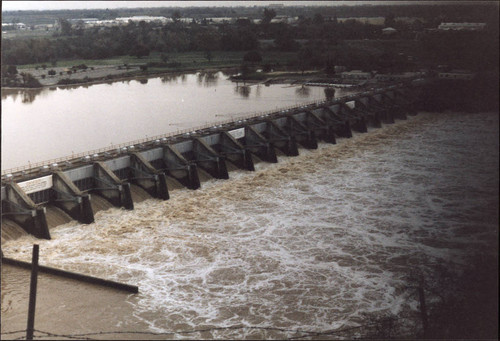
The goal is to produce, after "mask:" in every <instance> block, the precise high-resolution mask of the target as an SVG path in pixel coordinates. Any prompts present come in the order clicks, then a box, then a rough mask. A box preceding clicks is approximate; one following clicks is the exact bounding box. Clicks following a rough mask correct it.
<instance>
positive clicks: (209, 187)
mask: <svg viewBox="0 0 500 341" xmlns="http://www.w3.org/2000/svg"><path fill="white" fill-rule="evenodd" d="M498 123H499V122H498V113H481V114H465V113H441V114H435V113H420V114H419V115H417V116H415V117H410V118H409V119H408V120H407V121H398V122H397V123H396V124H394V125H387V126H386V125H384V127H382V128H381V129H370V130H369V132H368V133H366V134H355V136H354V137H353V138H351V139H339V141H338V144H337V145H329V144H320V146H319V148H318V149H317V150H302V149H301V150H300V155H299V156H297V157H285V156H280V157H279V162H278V163H277V164H267V163H258V164H257V165H256V171H255V172H247V171H232V172H231V173H230V179H229V180H214V179H211V180H208V181H206V182H203V183H202V188H201V189H199V190H196V191H191V190H187V189H177V190H172V191H171V192H170V197H171V199H170V200H167V201H159V200H156V199H146V200H143V201H141V202H138V203H136V204H135V210H133V211H126V210H121V209H115V208H111V209H108V210H101V211H99V212H97V213H96V214H95V218H96V221H95V223H93V224H90V225H81V224H78V223H76V222H69V223H67V224H64V225H61V226H58V227H56V228H53V229H52V230H51V235H52V238H53V239H52V240H50V241H45V240H44V241H37V242H38V243H39V244H40V249H41V251H40V257H41V260H40V262H41V263H42V264H45V265H49V266H54V267H58V268H64V269H68V270H72V271H76V272H82V273H86V274H92V275H95V276H99V277H104V278H108V279H112V280H116V281H121V282H126V283H130V284H137V285H138V286H139V290H140V292H139V294H137V295H128V296H120V297H118V298H117V297H116V296H112V293H111V292H108V291H96V292H95V293H92V294H89V293H88V292H87V291H84V290H82V291H81V292H77V293H75V292H72V291H71V290H70V291H69V292H71V293H72V294H71V295H72V296H70V297H73V298H74V300H71V298H70V299H69V301H64V303H60V305H63V304H64V305H65V307H66V306H67V307H66V308H65V309H70V310H69V311H71V312H72V314H66V315H64V313H59V314H58V313H57V312H55V313H54V311H52V310H50V309H48V310H47V311H44V310H42V309H41V308H40V312H39V314H38V315H37V323H40V324H42V325H43V327H44V328H42V327H40V329H42V330H48V331H51V332H54V333H56V332H59V333H65V334H71V333H79V332H80V333H83V332H89V331H91V332H94V331H96V332H98V331H120V330H121V331H131V330H135V331H144V332H146V331H149V332H155V333H165V332H169V331H189V330H193V329H200V328H202V329H203V328H212V327H230V326H247V327H273V328H281V329H284V330H285V329H286V330H299V329H300V330H310V331H324V330H333V329H337V328H345V327H349V326H356V325H359V324H362V323H363V322H364V319H363V318H364V316H365V315H364V314H365V313H376V314H384V313H394V314H410V315H411V313H415V312H417V311H418V310H417V308H418V303H417V297H415V295H414V293H413V292H411V291H410V290H407V289H406V287H405V286H406V282H405V278H406V276H407V275H408V274H409V273H410V272H412V271H414V270H415V269H418V268H432V267H433V266H434V265H435V264H439V263H442V262H445V261H454V262H466V261H467V257H468V255H470V254H472V253H473V252H475V251H477V250H483V251H484V250H487V251H490V252H493V253H495V252H498V248H497V246H498V245H497V242H498V186H499V182H498V172H499V162H498V156H499V148H498V135H499V134H498V125H499V124H498ZM34 242H35V240H34V239H33V238H32V237H30V236H24V237H21V238H20V239H17V240H13V241H9V242H7V243H5V244H4V245H3V246H2V247H3V252H4V254H5V255H6V256H9V257H12V258H16V259H23V260H29V259H30V257H31V256H30V255H31V246H32V244H33V243H34ZM2 271H3V272H6V274H7V276H6V275H5V274H3V275H4V276H2V332H7V331H12V330H21V329H24V327H25V325H26V324H25V315H23V314H21V313H20V311H22V309H24V306H23V307H22V308H19V307H18V305H19V304H20V303H19V302H26V296H27V292H26V291H21V290H20V289H13V288H15V287H16V283H17V282H19V281H20V280H19V278H20V276H21V274H19V273H18V272H16V271H14V270H13V269H5V270H2ZM22 276H26V274H22ZM45 281H46V283H48V284H47V286H48V288H50V289H52V291H50V290H49V289H45V290H46V292H47V295H49V296H50V295H51V294H50V292H53V291H54V290H55V291H57V290H58V289H57V288H59V287H60V286H61V285H66V287H69V284H67V283H66V284H64V283H63V284H58V282H57V281H56V280H55V279H51V281H49V279H45ZM79 286H80V287H84V286H83V284H73V286H72V288H73V289H72V290H78V287H79ZM6 288H7V289H9V290H7V292H5V290H4V289H6ZM89 290H91V289H89ZM93 290H97V289H93ZM52 295H54V294H52ZM68 295H70V294H68ZM75 295H76V296H75ZM78 295H82V296H83V297H87V296H92V297H87V298H88V299H90V300H91V302H93V303H92V305H91V306H83V307H81V306H80V304H82V303H76V302H79V301H80V300H81V299H82V298H81V297H82V296H78ZM86 295H87V296H86ZM95 297H100V299H99V300H97V301H96V298H95ZM110 297H114V300H116V302H114V303H113V302H111V301H113V300H112V299H110ZM99 302H100V303H99ZM123 302H125V303H126V305H123ZM23 304H24V303H23ZM42 304H43V303H42ZM46 304H48V303H46ZM72 304H74V305H76V306H77V308H69V307H70V306H71V305H72ZM48 305H49V306H50V304H48ZM117 307H118V308H117ZM81 309H85V310H82V311H80V310H81ZM62 311H65V310H64V309H63V310H62ZM98 311H101V313H102V318H96V316H95V312H98ZM105 311H106V312H107V313H103V312H105ZM74 314H78V315H79V319H78V323H74V321H73V320H74ZM56 321H57V322H56ZM297 335H301V334H300V333H299V334H297V333H294V332H292V331H289V332H286V331H276V330H275V331H272V330H263V329H220V330H212V331H210V332H204V333H198V334H175V336H174V337H176V338H181V337H188V338H193V337H194V338H284V337H293V336H297ZM106 337H107V338H109V337H115V338H119V337H120V335H118V334H115V335H106ZM134 337H137V335H136V336H134ZM139 337H141V338H142V337H153V336H152V335H147V334H144V335H139Z"/></svg>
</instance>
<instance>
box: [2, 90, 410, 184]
mask: <svg viewBox="0 0 500 341" xmlns="http://www.w3.org/2000/svg"><path fill="white" fill-rule="evenodd" d="M402 86H405V84H403V83H398V84H394V85H391V86H388V87H384V88H383V89H374V90H368V91H364V92H359V93H356V94H351V95H347V96H342V97H338V98H335V99H333V100H327V99H324V100H316V101H310V102H305V103H302V104H298V105H292V106H287V107H281V108H276V109H271V110H267V111H260V112H246V113H245V112H244V113H235V114H233V115H231V114H228V115H226V116H230V118H229V119H226V120H220V121H214V122H208V123H205V124H203V125H200V126H194V127H189V128H186V129H182V130H176V131H174V132H170V133H166V134H161V135H156V136H148V137H146V138H142V139H137V140H133V141H128V142H123V143H120V144H113V145H110V146H107V147H103V148H100V149H95V150H90V151H86V152H81V153H76V154H75V153H73V154H71V155H67V156H63V157H59V158H56V159H50V160H45V161H41V162H36V163H28V164H27V165H23V166H18V167H14V168H10V169H5V170H2V172H1V174H2V179H5V178H6V177H8V176H10V174H12V173H19V172H25V171H28V170H35V169H43V168H45V169H47V170H48V169H49V168H50V167H51V165H55V166H57V164H59V163H64V162H71V161H73V160H80V159H82V158H87V159H91V158H92V157H97V156H98V155H99V154H102V153H109V152H113V151H117V150H122V149H123V148H127V147H131V146H134V145H138V144H143V143H149V142H153V141H156V140H159V139H163V141H164V140H165V139H167V138H172V137H174V136H178V135H182V134H187V133H191V132H195V131H198V130H203V129H207V128H210V127H217V126H221V125H226V124H230V123H234V122H238V121H242V120H248V119H252V118H256V117H261V116H262V117H265V116H267V115H270V114H274V113H283V112H287V111H290V110H296V109H301V108H307V107H311V106H318V105H322V104H325V103H331V104H335V103H341V102H346V101H349V100H350V99H355V98H358V97H360V96H371V95H374V94H376V93H380V92H384V91H387V90H391V89H395V88H398V87H402Z"/></svg>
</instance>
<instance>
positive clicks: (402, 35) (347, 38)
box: [1, 3, 499, 86]
mask: <svg viewBox="0 0 500 341" xmlns="http://www.w3.org/2000/svg"><path fill="white" fill-rule="evenodd" d="M497 9H498V6H496V5H495V4H486V3H482V4H478V5H474V6H472V5H462V4H455V5H449V4H448V5H419V6H415V5H410V6H385V5H377V6H340V7H339V6H335V7H334V6H330V7H293V6H292V7H288V6H286V7H284V8H277V9H268V8H262V7H254V8H244V7H234V8H208V7H207V8H182V9H180V8H177V9H175V8H156V9H120V10H113V11H108V10H106V11H104V10H92V11H81V10H74V11H41V12H34V11H20V12H12V13H9V12H6V13H4V15H3V18H2V19H3V21H4V22H20V21H23V22H25V23H26V24H28V25H32V26H33V25H34V24H38V23H41V22H50V24H53V23H54V21H57V22H58V24H59V27H60V28H59V30H57V31H52V35H51V36H47V35H40V36H36V35H35V36H34V35H32V36H30V35H29V32H35V31H31V30H28V31H25V32H27V33H26V34H24V33H23V32H18V33H19V36H17V37H16V36H15V35H2V50H1V53H2V64H3V65H12V66H14V65H15V66H17V68H18V69H19V70H26V69H37V68H40V67H42V68H43V69H44V70H45V69H46V67H47V65H52V67H55V66H56V65H57V67H58V68H60V69H59V70H57V71H56V72H59V74H60V73H61V72H65V73H66V74H68V75H69V74H74V73H75V72H77V70H78V69H75V68H73V67H74V66H77V65H90V66H93V67H97V66H105V65H107V66H114V67H119V68H120V69H121V70H123V68H125V70H129V69H130V68H133V69H134V70H131V71H130V72H132V71H134V72H136V73H137V72H138V69H140V73H141V74H154V73H161V72H170V71H182V70H186V71H189V70H198V69H210V68H226V67H235V68H236V67H238V68H240V67H242V66H244V67H246V68H248V66H249V65H251V66H252V67H253V68H262V69H263V71H264V72H269V71H271V70H286V71H297V72H301V73H304V72H305V71H306V70H317V71H320V70H321V71H323V72H325V73H326V74H327V75H328V76H329V77H332V76H335V66H344V67H345V68H347V69H348V70H349V69H351V70H352V69H357V70H363V71H378V72H382V73H387V72H403V71H413V70H420V69H422V68H431V69H432V68H435V67H436V66H437V65H438V64H444V63H446V64H447V65H448V66H449V68H460V69H470V70H472V71H485V70H498V64H497V61H498V50H499V49H498V16H495V15H494V13H493V12H494V10H497ZM132 15H153V16H154V15H156V16H158V15H160V16H165V17H167V18H170V19H172V20H171V22H168V23H164V24H162V23H159V22H156V23H154V22H145V21H140V22H132V21H130V22H129V23H128V24H127V25H122V26H113V27H89V28H84V27H83V25H80V24H73V25H72V24H71V23H70V21H69V20H68V19H77V18H89V17H94V18H97V19H114V18H116V17H119V16H132ZM283 15H287V16H289V17H296V18H297V20H295V19H294V20H295V21H294V22H293V23H292V24H289V23H285V22H283V21H276V18H279V16H283ZM217 16H219V17H220V16H224V17H233V18H238V19H237V20H236V21H235V22H234V23H231V24H230V23H227V22H226V23H215V22H214V21H212V19H211V18H210V17H217ZM341 16H342V17H341ZM186 17H189V18H190V19H189V20H187V21H185V20H183V19H184V18H186ZM369 17H379V18H378V20H376V21H373V20H368V18H369ZM410 17H411V18H410ZM356 18H359V19H356ZM254 19H260V22H255V21H254ZM380 19H383V20H380ZM441 21H471V22H474V21H475V22H478V21H480V22H486V23H487V29H486V30H484V31H480V32H441V31H432V30H431V31H427V30H426V29H435V28H436V27H437V25H438V24H439V23H440V22H441ZM376 23H378V24H376ZM387 26H391V27H394V28H395V29H396V30H397V33H395V34H393V35H390V36H387V35H384V34H383V33H382V29H383V28H384V27H387ZM11 32H14V31H9V32H8V33H9V34H10V33H11ZM49 63H50V64H49ZM64 68H71V70H69V71H68V70H66V69H64ZM242 70H243V69H242ZM80 71H83V70H80ZM243 71H245V72H242V73H243V74H244V76H245V77H252V78H254V79H261V78H262V77H263V76H262V74H256V73H253V72H254V71H255V70H252V69H248V70H243ZM127 72H128V71H127ZM122 76H123V75H122ZM38 77H40V75H38ZM112 77H115V76H112ZM12 78H13V77H12V76H11V79H12ZM14 78H15V77H14ZM17 78H19V76H17ZM72 78H73V77H71V78H68V79H70V80H71V81H72V82H76V81H78V82H80V81H81V80H74V79H72ZM96 78H98V77H96ZM7 83H8V82H7V80H6V81H2V86H6V84H7ZM9 84H11V83H9Z"/></svg>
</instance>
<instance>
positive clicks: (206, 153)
mask: <svg viewBox="0 0 500 341" xmlns="http://www.w3.org/2000/svg"><path fill="white" fill-rule="evenodd" d="M418 89H419V86H416V85H412V84H398V85H392V86H389V87H385V88H380V89H377V90H373V91H365V92H361V93H358V94H355V95H350V96H345V97H341V98H337V99H334V100H325V101H323V102H319V103H315V104H311V105H305V106H302V107H298V108H294V109H288V110H277V111H276V112H272V113H266V114H263V115H260V116H254V117H251V118H247V119H239V120H235V121H233V122H230V123H225V124H219V125H214V126H212V127H209V128H205V129H201V130H195V131H192V132H188V133H184V134H179V135H175V136H172V137H168V138H161V139H155V140H151V141H146V142H143V143H140V144H136V145H131V146H129V147H127V148H120V149H118V150H113V151H106V152H104V153H101V154H94V155H92V156H90V155H88V156H86V157H83V158H76V159H71V160H67V161H66V162H64V163H62V164H54V165H52V166H51V167H49V166H44V167H41V168H38V169H29V170H27V171H22V172H15V173H11V174H7V175H4V176H2V186H1V200H2V218H4V217H5V218H8V219H10V220H13V221H14V222H16V223H17V224H18V225H20V226H21V227H22V228H23V229H24V230H26V231H27V232H28V233H30V234H32V235H34V236H36V237H38V238H45V239H50V231H49V228H48V226H47V221H46V217H45V213H46V208H45V207H46V205H48V204H51V205H54V206H56V207H58V208H60V209H61V210H63V211H64V212H66V213H67V214H68V215H69V216H70V217H71V218H72V219H75V220H77V221H79V222H81V223H84V224H89V223H92V222H94V212H93V211H92V206H91V200H92V194H93V193H96V194H99V195H100V196H102V197H103V198H105V199H106V200H107V201H109V202H110V203H111V204H112V205H113V206H116V207H123V208H124V209H128V210H131V209H133V208H134V202H133V200H132V195H131V191H130V185H131V184H135V185H137V186H139V187H141V188H142V189H144V190H145V191H146V192H147V193H149V194H150V195H151V196H152V197H154V198H158V199H162V200H167V199H169V197H170V195H169V189H168V186H167V182H168V178H171V179H175V180H176V181H177V182H178V183H180V184H182V185H183V186H185V187H187V188H189V189H192V190H195V189H197V188H199V187H200V177H199V170H200V169H201V170H203V171H205V172H206V173H208V174H210V175H211V176H212V177H214V178H216V179H228V178H229V174H228V169H227V165H226V162H228V161H229V162H231V163H233V164H234V165H236V166H237V167H238V168H240V169H244V170H248V171H253V170H254V164H253V157H252V155H255V156H257V157H258V159H260V160H262V161H265V162H271V163H275V162H277V157H276V149H277V150H279V151H281V152H282V153H284V154H285V155H287V156H296V155H298V154H299V152H298V145H300V146H302V147H304V148H307V149H315V148H317V146H318V140H322V141H325V142H327V143H336V138H337V137H344V138H349V137H351V136H352V131H353V130H354V131H356V132H361V133H363V132H366V131H367V126H372V127H381V125H382V123H384V124H390V123H394V120H395V119H406V116H407V115H415V114H416V110H415V103H416V101H417V100H418Z"/></svg>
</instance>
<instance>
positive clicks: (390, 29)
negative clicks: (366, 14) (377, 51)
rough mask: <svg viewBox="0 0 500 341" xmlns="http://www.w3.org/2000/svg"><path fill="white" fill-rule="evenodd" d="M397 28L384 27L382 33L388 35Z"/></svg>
mask: <svg viewBox="0 0 500 341" xmlns="http://www.w3.org/2000/svg"><path fill="white" fill-rule="evenodd" d="M397 31H398V30H396V29H395V28H393V27H386V28H383V29H382V34H386V35H390V34H394V33H396V32H397Z"/></svg>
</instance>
